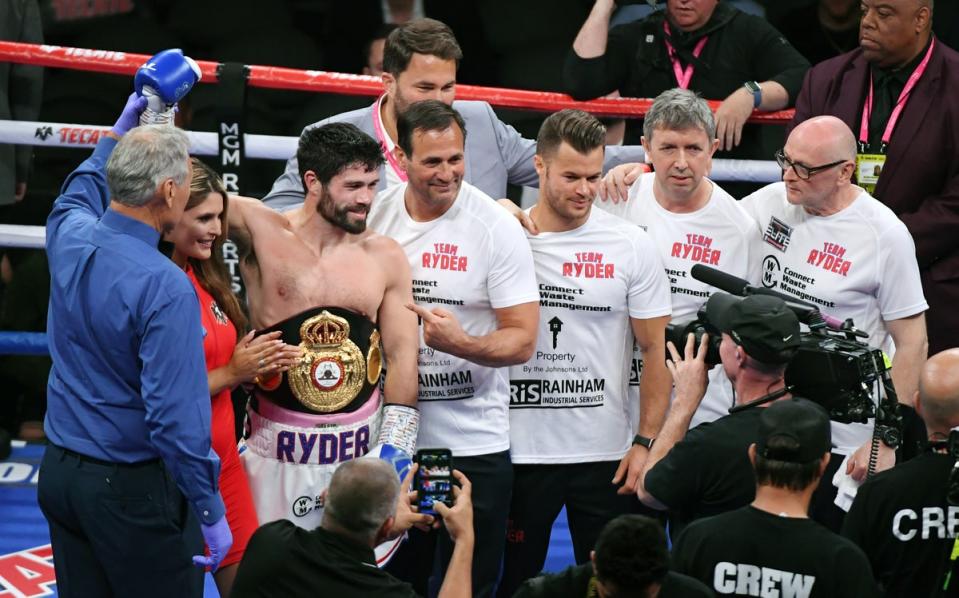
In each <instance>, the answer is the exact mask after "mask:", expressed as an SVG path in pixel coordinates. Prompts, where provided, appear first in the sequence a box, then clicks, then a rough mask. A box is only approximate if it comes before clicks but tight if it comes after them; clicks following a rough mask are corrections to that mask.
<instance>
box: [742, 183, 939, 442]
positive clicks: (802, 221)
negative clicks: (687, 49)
mask: <svg viewBox="0 0 959 598" xmlns="http://www.w3.org/2000/svg"><path fill="white" fill-rule="evenodd" d="M742 205H743V208H745V209H746V210H747V211H748V212H749V213H750V214H752V215H753V217H754V218H755V220H756V222H757V223H758V224H759V230H760V233H761V234H762V237H761V238H760V241H759V249H758V250H757V252H756V253H757V255H760V256H762V257H761V259H762V265H763V272H762V280H761V282H762V285H763V286H764V287H766V288H769V289H774V290H777V291H780V292H783V293H787V294H789V295H793V296H794V297H796V298H797V299H802V300H804V301H807V302H809V303H813V304H815V305H818V306H819V309H820V310H821V311H822V312H823V313H824V314H826V315H830V316H833V317H836V318H839V319H840V320H845V319H846V318H853V320H854V321H855V323H856V327H857V328H859V329H860V330H862V331H864V332H868V333H869V338H868V339H865V340H866V342H868V343H869V344H870V345H872V346H875V347H879V348H880V349H882V350H883V351H885V352H886V354H887V355H889V356H890V357H891V356H892V354H893V351H894V346H893V342H892V337H891V336H890V335H889V332H888V331H887V330H886V326H885V322H887V321H889V320H898V319H901V318H906V317H909V316H913V315H916V314H918V313H921V312H923V311H925V310H926V309H928V308H929V306H928V305H927V304H926V300H925V298H924V297H923V294H922V286H921V284H920V282H919V266H918V265H917V263H916V247H915V245H914V243H913V240H912V237H911V236H910V235H909V231H908V230H906V225H904V224H903V223H902V221H901V220H899V218H897V217H896V215H895V214H893V212H892V210H890V209H889V208H887V207H886V206H884V205H883V204H881V203H880V202H879V201H878V200H876V199H875V198H873V197H872V196H871V195H869V194H868V193H866V192H865V191H862V192H861V193H860V194H859V195H858V196H857V197H856V199H855V200H854V201H853V202H852V204H850V205H849V206H848V207H846V208H845V209H843V210H841V211H839V212H837V213H835V214H832V215H829V216H813V215H811V214H809V213H807V212H806V211H805V210H804V209H803V208H802V207H800V206H796V205H793V204H790V203H789V202H788V201H787V200H786V188H785V185H784V184H783V183H773V184H772V185H768V186H766V187H763V188H762V189H760V190H759V191H756V192H755V193H753V194H752V195H749V196H748V197H746V198H744V199H743V200H742ZM809 398H813V399H814V398H815V397H809ZM871 433H872V426H871V425H867V424H837V423H835V422H834V423H833V425H832V441H833V445H834V446H835V447H836V452H838V453H842V454H849V453H851V452H854V451H855V450H856V449H857V448H859V447H860V446H861V445H862V444H863V443H864V442H866V441H867V440H869V437H870V434H871Z"/></svg>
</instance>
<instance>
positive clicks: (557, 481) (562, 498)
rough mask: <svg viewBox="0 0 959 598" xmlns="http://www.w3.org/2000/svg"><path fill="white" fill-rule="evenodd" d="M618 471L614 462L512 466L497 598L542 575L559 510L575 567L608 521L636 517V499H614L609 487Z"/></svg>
mask: <svg viewBox="0 0 959 598" xmlns="http://www.w3.org/2000/svg"><path fill="white" fill-rule="evenodd" d="M618 466H619V461H603V462H594V463H569V464H558V465H514V466H513V468H514V472H515V477H514V480H513V498H512V501H511V504H510V514H509V523H508V527H507V534H506V540H507V541H506V552H505V554H504V558H503V579H502V580H501V581H500V586H499V594H498V595H499V596H500V598H504V597H506V598H508V597H510V596H512V595H513V593H514V592H515V591H516V590H517V589H518V588H519V586H520V585H521V584H522V583H523V582H524V581H526V580H527V579H529V578H530V577H535V576H536V575H538V574H539V573H540V571H542V570H543V565H544V564H545V562H546V553H547V551H548V550H549V538H550V533H551V532H552V529H553V523H554V522H555V521H556V517H557V516H558V515H559V512H560V510H561V509H562V508H563V506H564V505H565V506H566V518H567V520H568V521H569V535H570V537H571V538H572V540H573V554H574V556H575V557H576V563H577V564H583V563H585V562H587V561H589V553H590V551H591V550H592V549H593V546H594V545H595V544H596V539H597V538H598V537H599V533H600V532H601V531H602V529H603V527H604V526H605V525H606V524H607V523H608V522H609V521H610V520H612V519H614V518H616V517H617V516H619V515H624V514H626V513H633V512H637V509H638V507H639V501H638V500H637V499H636V496H635V495H634V494H630V495H626V496H621V495H618V494H616V490H617V489H618V488H619V487H618V486H614V485H613V484H612V483H611V482H610V480H612V479H613V476H614V475H615V473H616V468H617V467H618Z"/></svg>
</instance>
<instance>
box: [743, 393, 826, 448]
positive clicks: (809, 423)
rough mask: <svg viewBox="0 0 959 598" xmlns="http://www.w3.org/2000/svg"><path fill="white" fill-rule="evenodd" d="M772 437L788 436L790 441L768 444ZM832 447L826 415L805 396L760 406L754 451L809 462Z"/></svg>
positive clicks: (820, 407) (824, 411)
mask: <svg viewBox="0 0 959 598" xmlns="http://www.w3.org/2000/svg"><path fill="white" fill-rule="evenodd" d="M774 438H788V439H790V440H792V441H793V442H791V443H790V442H786V443H775V444H778V445H780V446H776V447H774V448H770V447H769V443H770V441H771V440H772V439H774ZM783 444H785V445H786V446H783ZM831 448H832V432H831V431H830V427H829V416H828V415H827V414H826V410H825V409H823V408H822V406H820V405H817V404H816V403H813V402H812V401H810V400H808V399H800V398H791V399H782V400H779V401H776V402H775V403H773V404H772V405H770V406H769V407H766V408H764V409H762V414H761V415H760V416H759V441H758V442H757V443H756V454H757V455H760V456H762V457H764V458H766V459H773V460H775V461H789V462H791V463H809V462H810V461H814V460H816V459H821V458H822V456H823V455H824V454H825V453H828V452H829V450H830V449H831Z"/></svg>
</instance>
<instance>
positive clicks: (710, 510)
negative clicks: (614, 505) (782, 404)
mask: <svg viewBox="0 0 959 598" xmlns="http://www.w3.org/2000/svg"><path fill="white" fill-rule="evenodd" d="M763 409H764V407H752V408H749V409H746V410H745V411H740V412H737V413H731V414H729V415H726V416H723V417H721V418H719V419H717V420H716V421H713V422H708V423H704V424H700V425H698V426H696V427H695V428H693V429H692V430H690V431H689V432H687V433H686V436H685V437H684V438H683V439H682V440H681V441H679V442H677V443H676V445H675V446H673V448H672V449H671V450H670V451H669V452H668V453H667V454H666V456H665V457H663V458H662V459H661V460H660V461H659V463H657V464H656V465H655V466H654V467H653V468H652V469H650V470H649V472H648V473H647V474H646V478H645V481H644V482H645V485H646V490H647V491H648V492H649V493H650V494H652V495H653V496H654V497H656V499H657V500H659V501H660V502H661V503H663V504H665V505H666V506H667V507H669V515H670V532H671V535H672V537H673V538H675V537H676V536H677V535H678V534H679V533H680V532H681V531H682V529H683V528H684V527H685V526H686V525H688V524H689V523H690V522H692V521H694V520H696V519H699V518H702V517H709V516H712V515H718V514H720V513H725V512H727V511H731V510H733V509H738V508H739V507H742V506H744V505H748V504H749V503H751V502H752V500H753V498H755V496H756V478H755V476H754V475H753V466H752V464H751V463H750V462H749V454H748V451H747V449H748V448H749V445H750V444H752V443H754V442H756V440H757V439H758V438H759V416H760V414H762V410H763Z"/></svg>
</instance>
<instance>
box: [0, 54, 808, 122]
mask: <svg viewBox="0 0 959 598" xmlns="http://www.w3.org/2000/svg"><path fill="white" fill-rule="evenodd" d="M148 58H150V57H149V56H147V55H146V54H129V53H126V52H113V51H110V50H90V49H85V48H67V47H61V46H47V45H37V44H24V43H18V42H6V41H0V62H15V63H19V64H32V65H37V66H49V67H57V68H67V69H74V70H80V71H94V72H98V73H113V74H117V75H133V74H134V73H135V72H136V70H137V69H138V68H139V67H140V65H142V64H143V63H144V62H146V61H147V59H148ZM197 63H198V64H199V65H200V69H201V70H202V71H203V79H202V81H203V82H204V83H212V82H214V81H216V80H217V69H218V67H219V64H220V63H217V62H211V61H207V60H198V61H197ZM248 68H249V72H250V76H249V85H250V86H251V87H264V88H270V89H296V90H301V91H313V92H327V93H339V94H344V95H362V96H376V95H379V94H380V93H382V92H383V84H382V82H381V81H380V80H379V79H378V78H376V77H368V76H365V75H351V74H344V73H331V72H326V71H312V70H308V71H304V70H299V69H289V68H283V67H276V66H260V65H250V66H249V67H248ZM456 97H457V99H460V100H482V101H486V102H489V103H490V104H493V105H494V106H501V107H504V108H519V109H523V110H535V111H540V112H553V111H555V110H561V109H563V108H579V109H580V110H586V111H587V112H591V113H593V114H596V115H599V116H618V117H624V118H642V117H643V116H645V115H646V112H647V111H648V110H649V108H650V106H652V104H653V101H652V100H649V99H638V98H615V99H613V98H609V99H606V98H601V99H596V100H590V101H588V102H577V101H576V100H574V99H572V98H571V97H569V96H568V95H566V94H562V93H553V92H545V91H527V90H520V89H505V88H501V87H480V86H477V85H457V86H456ZM719 104H720V102H718V101H714V100H711V101H710V102H709V105H710V107H711V108H712V109H713V110H716V108H717V107H718V106H719ZM792 117H793V111H792V110H781V111H779V112H753V115H752V116H751V117H750V118H749V122H751V123H761V124H775V125H783V124H787V123H788V122H789V121H790V120H792Z"/></svg>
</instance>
